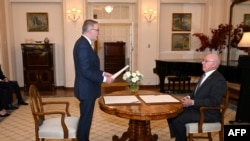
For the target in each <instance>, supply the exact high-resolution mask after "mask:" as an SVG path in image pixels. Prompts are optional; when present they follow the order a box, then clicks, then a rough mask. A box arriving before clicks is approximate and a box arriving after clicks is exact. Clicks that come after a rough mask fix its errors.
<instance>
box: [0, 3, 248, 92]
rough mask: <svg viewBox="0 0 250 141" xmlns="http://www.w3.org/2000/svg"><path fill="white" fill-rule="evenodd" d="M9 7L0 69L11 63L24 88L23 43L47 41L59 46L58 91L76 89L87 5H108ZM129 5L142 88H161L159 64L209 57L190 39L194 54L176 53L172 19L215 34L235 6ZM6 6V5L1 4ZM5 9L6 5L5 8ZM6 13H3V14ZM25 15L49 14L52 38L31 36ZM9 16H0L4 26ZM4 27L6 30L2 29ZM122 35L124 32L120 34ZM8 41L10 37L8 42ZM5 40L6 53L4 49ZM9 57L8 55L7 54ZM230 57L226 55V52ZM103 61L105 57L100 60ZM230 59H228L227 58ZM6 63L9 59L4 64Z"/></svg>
mask: <svg viewBox="0 0 250 141" xmlns="http://www.w3.org/2000/svg"><path fill="white" fill-rule="evenodd" d="M4 1H5V2H6V3H5V4H4V5H5V6H6V7H5V8H6V10H5V11H6V15H7V16H6V34H7V35H5V34H4V32H5V31H4V30H3V28H1V30H0V32H1V46H0V50H1V53H0V58H1V59H0V61H1V62H0V63H1V64H2V63H3V62H4V61H3V59H2V58H6V56H7V58H8V59H7V62H8V64H9V66H8V65H6V67H7V68H9V72H10V77H11V78H12V79H17V80H18V82H19V84H20V86H23V71H22V69H23V68H22V55H21V47H20V43H23V42H25V39H26V38H32V39H33V40H43V39H44V37H48V38H49V39H50V41H51V42H54V43H55V45H56V49H55V56H56V57H55V59H56V63H55V64H56V86H65V87H73V84H74V64H73V54H72V51H73V46H74V43H75V41H76V40H77V38H79V36H80V35H81V26H82V23H83V21H84V19H86V18H87V17H88V14H89V13H90V11H89V7H88V4H87V1H89V2H91V3H93V2H101V3H102V4H103V3H104V2H105V0H4ZM123 1H126V4H133V5H135V7H136V8H135V10H136V11H133V14H135V15H136V16H134V17H136V19H134V21H133V22H134V27H135V29H136V32H134V35H133V36H135V38H134V39H135V40H134V43H135V46H134V47H135V52H134V54H133V55H134V56H133V60H134V62H133V70H139V71H141V72H142V73H143V74H144V76H145V77H144V79H143V81H142V84H143V85H156V84H158V76H157V75H156V74H154V73H153V68H154V67H155V60H156V59H194V58H202V57H203V55H204V54H205V53H198V52H195V49H196V48H198V46H199V40H197V39H196V38H195V37H193V36H192V37H191V44H190V51H171V36H172V33H173V31H172V30H171V26H172V13H187V12H188V13H192V29H191V31H190V34H192V33H195V32H204V33H208V34H209V32H210V28H216V27H217V26H218V24H220V23H228V14H229V6H230V4H231V0H223V2H222V1H218V0H123ZM1 2H3V1H1ZM112 2H114V3H116V4H117V3H121V2H122V0H119V1H117V0H109V3H112ZM249 5H250V3H249V2H247V4H240V5H237V6H235V12H234V18H233V24H238V23H239V21H242V18H243V14H244V13H250V8H249V7H250V6H249ZM1 6H3V5H2V3H1ZM73 7H75V8H77V9H80V10H82V16H81V18H80V19H79V20H78V21H77V22H75V23H74V22H72V21H70V20H69V19H68V18H67V17H66V13H65V11H66V10H67V9H72V8H73ZM148 8H153V9H156V10H157V12H158V15H157V17H156V19H155V20H153V21H152V22H151V23H148V22H146V20H145V19H144V15H143V11H144V10H145V9H148ZM1 10H2V8H1ZM26 12H48V14H49V32H35V33H34V32H33V33H31V32H27V27H26V17H25V16H26ZM3 16H4V15H3V14H2V12H1V22H3V20H2V17H3ZM1 27H2V25H1ZM117 31H119V30H117ZM3 36H6V37H3ZM3 40H6V42H7V43H6V44H7V47H8V49H7V51H6V49H3V44H5V43H4V42H2V41H3ZM2 51H5V52H6V53H7V54H5V53H3V52H2ZM225 53H226V51H225ZM241 53H242V52H239V51H237V50H236V51H234V52H233V53H232V54H233V55H232V57H233V59H237V57H238V55H239V54H241ZM100 57H101V56H100ZM222 58H225V55H224V54H223V55H222ZM5 60H6V59H5Z"/></svg>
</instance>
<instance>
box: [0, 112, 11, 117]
mask: <svg viewBox="0 0 250 141" xmlns="http://www.w3.org/2000/svg"><path fill="white" fill-rule="evenodd" d="M9 115H10V114H9V113H6V114H4V115H0V117H7V116H9Z"/></svg>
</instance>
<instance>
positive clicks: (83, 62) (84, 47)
mask: <svg viewBox="0 0 250 141" xmlns="http://www.w3.org/2000/svg"><path fill="white" fill-rule="evenodd" d="M73 56H74V63H75V84H74V92H75V96H76V97H77V98H78V99H79V101H80V120H79V124H78V135H77V137H78V140H79V141H88V140H89V131H90V127H91V122H92V116H93V111H94V105H95V100H96V98H98V97H99V96H100V95H101V83H102V82H103V79H104V78H103V77H104V76H103V71H101V70H100V60H99V57H98V55H97V53H96V52H95V51H94V50H93V49H92V47H91V45H90V43H89V42H88V40H87V39H86V38H85V37H83V36H81V37H80V38H79V39H78V40H77V41H76V43H75V46H74V50H73Z"/></svg>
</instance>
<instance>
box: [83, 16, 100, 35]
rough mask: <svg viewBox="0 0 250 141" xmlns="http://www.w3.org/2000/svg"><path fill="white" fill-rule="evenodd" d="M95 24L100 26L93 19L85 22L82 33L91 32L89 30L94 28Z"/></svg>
mask: <svg viewBox="0 0 250 141" xmlns="http://www.w3.org/2000/svg"><path fill="white" fill-rule="evenodd" d="M95 24H98V22H97V21H95V20H91V19H87V20H85V21H84V23H83V25H82V33H85V32H87V31H88V30H89V28H90V27H93V26H94V25H95Z"/></svg>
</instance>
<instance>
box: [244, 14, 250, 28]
mask: <svg viewBox="0 0 250 141" xmlns="http://www.w3.org/2000/svg"><path fill="white" fill-rule="evenodd" d="M244 24H245V25H248V26H250V14H244Z"/></svg>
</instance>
